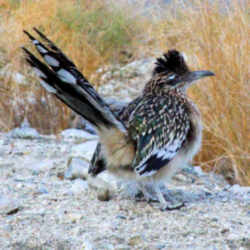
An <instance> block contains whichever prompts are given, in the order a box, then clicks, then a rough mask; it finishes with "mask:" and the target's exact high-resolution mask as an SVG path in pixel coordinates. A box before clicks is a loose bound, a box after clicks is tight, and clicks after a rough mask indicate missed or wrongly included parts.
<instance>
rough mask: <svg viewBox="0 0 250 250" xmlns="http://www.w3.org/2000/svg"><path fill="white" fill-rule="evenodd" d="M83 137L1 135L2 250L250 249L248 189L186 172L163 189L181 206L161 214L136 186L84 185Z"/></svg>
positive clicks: (100, 181) (86, 137)
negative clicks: (142, 195) (183, 204)
mask: <svg viewBox="0 0 250 250" xmlns="http://www.w3.org/2000/svg"><path fill="white" fill-rule="evenodd" d="M25 129H26V131H27V128H25ZM20 130H21V129H20ZM15 131H17V130H15ZM33 132H34V131H33ZM78 132H79V136H78ZM85 133H86V132H84V133H82V131H77V130H74V131H73V132H72V131H64V132H63V133H62V135H63V136H62V137H61V138H60V139H58V137H57V138H56V137H55V136H42V135H39V136H37V133H36V132H34V136H27V133H26V134H25V133H23V132H22V131H21V132H20V134H17V132H15V133H12V134H11V133H8V134H0V221H1V223H0V249H120V250H121V249H123V250H125V249H150V250H151V249H250V234H249V231H250V188H249V187H240V186H239V185H234V186H230V185H228V184H227V183H226V182H225V180H224V179H223V178H222V177H221V176H218V175H215V174H214V173H210V174H207V173H204V172H202V170H201V169H200V168H199V167H195V168H192V167H190V166H188V167H186V168H185V169H184V170H182V171H181V172H180V173H179V174H177V175H176V176H175V178H173V181H172V182H171V183H169V184H168V185H167V186H168V190H167V189H166V188H164V187H162V189H163V191H164V192H166V193H169V194H171V195H174V196H175V198H176V199H179V200H182V201H184V202H185V204H186V205H185V207H183V208H181V209H180V210H174V211H164V212H162V211H160V209H159V204H158V203H157V202H152V203H149V204H148V203H147V202H145V201H144V200H143V198H142V197H141V198H140V193H139V191H138V190H137V188H136V185H135V183H132V182H131V183H129V182H123V181H122V180H118V179H116V178H114V177H113V176H110V175H109V174H108V173H103V174H101V175H100V176H99V177H98V178H95V179H93V178H88V175H87V168H88V160H89V156H90V155H91V154H92V152H93V150H94V147H95V145H96V136H93V135H90V134H87V133H86V134H85ZM22 136H23V137H22ZM149 188H150V187H149Z"/></svg>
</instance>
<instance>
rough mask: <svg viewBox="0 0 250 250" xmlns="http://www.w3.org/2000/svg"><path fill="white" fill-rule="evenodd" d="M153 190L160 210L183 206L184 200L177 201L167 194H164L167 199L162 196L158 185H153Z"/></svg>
mask: <svg viewBox="0 0 250 250" xmlns="http://www.w3.org/2000/svg"><path fill="white" fill-rule="evenodd" d="M155 192H156V194H157V197H158V200H159V202H160V206H161V210H163V211H165V210H175V209H180V208H182V207H184V205H185V204H184V202H179V201H177V200H175V199H173V197H171V196H170V195H168V194H165V195H166V196H167V199H166V198H165V197H164V194H163V193H162V191H161V189H160V186H159V185H155Z"/></svg>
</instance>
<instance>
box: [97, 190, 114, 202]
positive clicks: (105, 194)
mask: <svg viewBox="0 0 250 250" xmlns="http://www.w3.org/2000/svg"><path fill="white" fill-rule="evenodd" d="M110 198H111V197H110V193H109V190H108V189H106V188H104V189H98V190H97V199H98V200H99V201H109V200H110Z"/></svg>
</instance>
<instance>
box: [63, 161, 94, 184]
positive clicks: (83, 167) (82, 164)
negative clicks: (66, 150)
mask: <svg viewBox="0 0 250 250" xmlns="http://www.w3.org/2000/svg"><path fill="white" fill-rule="evenodd" d="M67 165H68V168H67V170H66V171H65V173H64V178H65V179H70V180H73V179H76V178H80V179H87V176H88V168H89V162H88V161H86V160H85V159H84V158H81V157H71V158H70V159H69V161H68V164H67Z"/></svg>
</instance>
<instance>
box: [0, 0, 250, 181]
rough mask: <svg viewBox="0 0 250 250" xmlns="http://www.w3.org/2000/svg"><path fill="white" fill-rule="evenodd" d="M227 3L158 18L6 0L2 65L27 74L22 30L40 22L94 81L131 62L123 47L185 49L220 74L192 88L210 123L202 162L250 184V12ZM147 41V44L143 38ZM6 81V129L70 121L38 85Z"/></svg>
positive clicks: (200, 4) (1, 124)
mask: <svg viewBox="0 0 250 250" xmlns="http://www.w3.org/2000/svg"><path fill="white" fill-rule="evenodd" d="M210 2H211V1H210ZM221 2H222V1H216V0H215V1H213V3H212V4H211V3H210V4H208V1H200V0H194V1H192V7H191V4H190V5H189V6H186V7H185V8H176V7H173V8H169V9H168V10H169V11H166V16H165V17H164V18H163V19H161V20H158V21H157V19H154V21H152V22H150V21H149V20H145V19H144V20H141V19H136V18H134V19H133V20H132V19H131V18H129V16H128V15H127V13H130V11H123V12H124V13H125V14H123V13H122V12H121V11H119V10H117V9H113V10H112V9H110V8H108V7H107V6H106V5H105V4H103V1H87V0H85V1H73V0H72V1H65V4H64V5H63V6H62V5H61V1H58V0H53V1H52V0H43V1H27V0H24V1H14V0H12V1H3V2H1V0H0V18H1V19H2V20H4V26H3V27H1V29H2V28H3V29H4V30H3V31H1V37H4V39H1V40H0V54H3V55H4V58H3V60H1V62H0V67H3V66H4V65H6V64H7V62H11V65H12V67H13V65H14V68H15V69H19V70H21V71H20V72H25V74H26V73H27V70H28V69H27V68H26V67H24V66H23V65H24V63H23V60H22V59H21V60H20V58H21V56H20V51H19V47H20V46H21V45H25V44H26V43H27V40H26V38H24V36H23V34H22V29H23V28H25V29H27V30H30V29H31V28H32V27H33V26H36V27H38V28H39V27H42V30H45V31H46V34H48V35H49V37H50V38H51V39H52V40H53V41H55V42H56V43H57V44H58V46H60V47H61V48H62V49H63V50H65V51H66V53H67V54H70V55H71V58H72V59H73V60H74V61H75V62H76V63H77V65H78V66H79V68H80V70H82V71H83V72H84V74H85V75H87V76H88V77H89V78H90V79H91V74H92V73H93V72H94V71H95V70H96V69H97V68H98V67H99V66H101V65H105V64H107V63H110V62H114V61H115V58H116V59H117V60H118V61H123V60H124V58H122V54H121V53H120V51H122V50H130V51H133V52H134V54H135V53H136V52H135V51H139V52H141V51H143V53H145V54H149V53H150V50H151V51H152V50H154V49H162V50H166V49H170V48H176V49H179V50H181V51H184V52H185V53H186V55H187V58H188V63H189V65H192V66H193V68H194V69H208V70H211V71H213V72H214V73H215V74H216V77H214V78H211V79H207V80H204V81H203V82H201V83H198V84H197V85H196V87H193V88H192V89H190V92H189V94H190V96H192V98H193V99H195V101H196V102H197V103H198V105H199V108H200V109H201V111H202V114H203V121H204V140H203V149H202V151H201V152H200V154H199V155H198V157H197V158H196V161H197V163H198V164H202V166H203V167H204V168H205V169H208V170H211V169H213V170H216V171H218V172H222V173H223V174H224V175H226V176H228V179H230V178H231V182H237V183H240V184H242V185H250V168H249V166H250V152H249V140H250V138H249V135H250V125H249V124H250V121H249V116H248V114H249V105H250V103H249V80H248V79H249V67H248V51H249V43H248V30H249V29H248V21H249V18H248V10H247V8H246V6H241V5H240V4H239V3H238V1H231V2H232V5H231V7H230V8H227V7H225V5H223V4H221ZM156 14H157V13H156ZM103 17H105V18H103ZM142 21H143V22H142ZM62 34H63V36H62ZM142 34H144V36H142ZM142 39H143V40H144V41H147V42H146V43H141V40H142ZM145 51H146V52H145ZM86 66H87V67H86ZM32 80H34V79H32ZM91 80H93V79H91ZM1 85H2V86H3V87H2V88H1V89H2V91H1V92H0V96H1V100H0V107H1V109H0V110H1V111H0V128H1V129H4V130H8V129H9V128H12V127H13V126H15V125H18V124H19V123H20V121H21V120H22V118H23V117H24V116H25V115H26V116H28V118H29V120H30V121H31V123H32V125H33V126H35V127H37V128H40V131H43V132H44V131H45V132H56V131H58V130H60V129H62V128H65V127H67V126H68V123H69V121H70V112H69V111H68V109H67V108H65V107H64V106H63V105H61V104H59V103H58V102H57V101H56V100H54V98H50V97H49V96H48V95H47V94H46V93H45V92H44V91H43V90H41V89H40V88H39V87H38V86H37V85H32V86H33V87H32V89H31V87H30V86H25V85H17V84H16V83H14V82H13V81H12V80H11V79H10V78H6V77H5V79H4V80H2V83H1ZM28 98H31V99H32V98H33V99H35V100H36V102H35V104H34V103H32V102H28V103H27V102H25V101H24V100H27V99H28ZM48 98H49V99H50V100H49V102H46V105H44V103H45V102H44V101H46V99H48ZM13 100H14V101H13ZM48 103H49V104H48ZM6 111H7V112H6ZM6 114H8V115H6ZM41 116H42V117H41ZM43 117H44V118H46V117H49V118H50V121H51V122H50V123H48V122H47V119H43ZM230 175H233V176H230Z"/></svg>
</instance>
